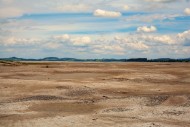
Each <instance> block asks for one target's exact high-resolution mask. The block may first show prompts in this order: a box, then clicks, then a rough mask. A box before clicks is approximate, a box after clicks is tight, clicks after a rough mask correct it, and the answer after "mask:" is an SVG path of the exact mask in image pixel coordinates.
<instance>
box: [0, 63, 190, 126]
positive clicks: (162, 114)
mask: <svg viewBox="0 0 190 127" xmlns="http://www.w3.org/2000/svg"><path fill="white" fill-rule="evenodd" d="M189 118H190V64H189V63H91V62H87V63H77V62H6V61H1V62H0V127H96V126H97V127H110V126H111V127H117V126H118V127H190V119H189Z"/></svg>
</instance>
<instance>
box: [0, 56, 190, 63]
mask: <svg viewBox="0 0 190 127" xmlns="http://www.w3.org/2000/svg"><path fill="white" fill-rule="evenodd" d="M0 61H21V62H190V58H182V59H172V58H158V59H147V58H130V59H76V58H57V57H46V58H42V59H25V58H17V57H10V58H0Z"/></svg>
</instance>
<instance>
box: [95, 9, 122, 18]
mask: <svg viewBox="0 0 190 127" xmlns="http://www.w3.org/2000/svg"><path fill="white" fill-rule="evenodd" d="M121 15H122V14H121V13H120V12H115V11H106V10H101V9H97V10H95V11H94V16H99V17H120V16H121Z"/></svg>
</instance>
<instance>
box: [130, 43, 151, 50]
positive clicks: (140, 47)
mask: <svg viewBox="0 0 190 127" xmlns="http://www.w3.org/2000/svg"><path fill="white" fill-rule="evenodd" d="M127 46H129V47H130V48H132V49H135V50H147V49H149V46H148V45H146V44H144V43H142V42H138V43H127Z"/></svg>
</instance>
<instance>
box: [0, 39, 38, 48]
mask: <svg viewBox="0 0 190 127" xmlns="http://www.w3.org/2000/svg"><path fill="white" fill-rule="evenodd" d="M39 42H40V39H36V38H18V37H7V38H4V39H2V42H1V43H2V44H3V45H5V46H9V45H31V44H37V43H39Z"/></svg>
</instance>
